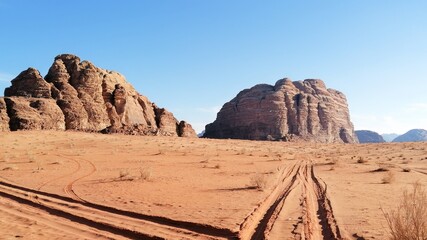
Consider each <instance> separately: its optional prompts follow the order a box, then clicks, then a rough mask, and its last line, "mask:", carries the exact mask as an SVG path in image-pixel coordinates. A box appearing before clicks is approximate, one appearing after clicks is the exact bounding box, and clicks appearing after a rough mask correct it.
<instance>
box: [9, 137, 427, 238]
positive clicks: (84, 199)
mask: <svg viewBox="0 0 427 240" xmlns="http://www.w3.org/2000/svg"><path fill="white" fill-rule="evenodd" d="M0 146H1V148H0V215H1V218H0V233H1V236H0V238H1V239H15V238H24V239H387V237H388V235H387V234H388V230H387V223H386V220H385V218H384V213H383V211H388V210H390V209H393V208H395V207H396V205H397V203H398V201H399V199H400V196H401V192H402V191H403V190H404V189H409V188H410V186H411V184H412V183H413V182H415V181H419V182H420V183H421V184H424V185H427V143H384V144H316V143H287V142H267V141H247V140H213V139H195V138H175V137H143V136H125V135H102V134H97V133H81V132H71V131H66V132H60V131H18V132H2V133H1V135H0ZM390 176H391V179H386V178H385V177H390ZM388 180H390V182H388ZM384 182H387V183H384Z"/></svg>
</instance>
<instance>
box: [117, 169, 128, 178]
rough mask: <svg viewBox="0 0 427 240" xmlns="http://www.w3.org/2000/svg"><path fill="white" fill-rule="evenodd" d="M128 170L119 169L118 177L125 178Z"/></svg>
mask: <svg viewBox="0 0 427 240" xmlns="http://www.w3.org/2000/svg"><path fill="white" fill-rule="evenodd" d="M129 174H130V173H129V170H128V169H123V170H120V172H119V178H120V179H123V178H125V177H127V176H129Z"/></svg>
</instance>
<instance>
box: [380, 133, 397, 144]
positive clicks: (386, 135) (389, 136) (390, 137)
mask: <svg viewBox="0 0 427 240" xmlns="http://www.w3.org/2000/svg"><path fill="white" fill-rule="evenodd" d="M381 136H382V137H383V138H384V140H385V141H386V142H393V140H394V139H395V138H397V137H398V136H399V134H397V133H384V134H381Z"/></svg>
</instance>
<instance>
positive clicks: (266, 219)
mask: <svg viewBox="0 0 427 240" xmlns="http://www.w3.org/2000/svg"><path fill="white" fill-rule="evenodd" d="M299 170H300V167H299V166H297V165H296V164H294V165H292V166H288V167H287V168H284V170H283V171H282V172H281V174H280V176H281V177H280V178H279V183H278V185H277V186H276V188H275V189H274V190H273V192H272V193H271V194H270V195H269V196H268V197H267V198H266V199H265V200H264V201H262V202H261V203H260V204H259V205H258V207H257V208H255V209H254V210H253V211H252V212H251V213H250V214H249V215H248V217H246V218H245V220H244V221H243V223H242V224H240V231H239V239H264V238H265V234H266V231H268V230H269V229H271V228H272V227H273V225H274V221H275V220H276V219H277V215H278V214H279V212H280V210H281V209H282V207H283V205H284V201H285V199H286V197H287V196H288V195H289V193H290V192H291V191H292V190H293V189H294V185H295V184H294V183H295V181H296V178H297V173H298V171H299Z"/></svg>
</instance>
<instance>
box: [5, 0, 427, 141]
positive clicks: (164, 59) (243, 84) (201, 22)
mask: <svg viewBox="0 0 427 240" xmlns="http://www.w3.org/2000/svg"><path fill="white" fill-rule="evenodd" d="M426 12H427V1H424V0H420V1H412V0H405V1H393V0H375V1H372V0H357V1H342V0H335V1H328V0H322V1H319V0H313V1H304V0H301V1H296V0H292V1H291V0H289V1H285V0H281V1H259V0H257V1H250V0H244V1H243V0H242V1H240V0H213V1H201V0H173V1H172V0H171V1H166V0H152V1H143V0H135V1H110V0H103V1H88V0H85V1H83V0H74V1H56V0H37V1H34V0H0V31H1V35H0V89H1V91H2V89H4V88H5V87H7V86H9V85H10V82H9V81H10V80H12V79H13V78H14V77H15V76H16V75H18V74H19V73H20V72H21V71H23V70H25V69H27V68H28V67H30V66H32V67H35V68H37V69H39V70H40V72H41V73H42V74H43V75H45V74H46V73H47V71H48V69H49V67H50V65H51V64H52V62H53V58H54V57H55V56H56V55H58V54H60V53H72V54H76V55H78V56H79V57H80V58H81V59H84V60H89V61H91V62H93V63H94V64H95V65H96V66H98V67H101V68H106V69H110V70H115V71H118V72H120V73H122V74H124V75H125V76H126V78H127V80H128V81H129V82H131V83H132V84H133V85H134V86H135V88H136V89H137V90H138V91H139V92H140V93H141V94H143V95H145V96H147V97H148V98H149V99H150V100H151V101H152V102H155V103H156V104H157V105H159V106H161V107H165V108H167V109H168V110H170V111H171V112H173V113H174V114H175V116H176V117H177V118H178V119H180V120H186V121H188V122H190V123H191V124H192V125H193V127H194V128H195V129H196V130H197V132H200V131H202V130H203V129H204V125H205V124H207V123H210V122H212V121H214V120H215V117H216V112H217V111H218V110H219V109H220V107H221V106H222V105H223V104H224V103H225V102H227V101H229V100H230V99H232V98H233V97H234V96H235V95H236V94H237V93H238V92H239V91H240V90H243V89H245V88H249V87H251V86H253V85H255V84H258V83H269V84H274V83H275V82H276V81H277V80H278V79H281V78H283V77H289V78H291V79H293V80H303V79H307V78H320V79H322V80H324V81H325V83H326V85H327V86H328V87H329V88H334V89H337V90H340V91H342V92H343V93H344V94H345V95H346V96H347V100H348V103H349V108H350V113H351V119H352V121H353V123H354V125H355V129H357V130H359V129H368V130H373V131H377V132H379V133H392V132H396V133H404V132H406V131H408V130H409V129H412V128H424V129H427V94H426V87H427V14H426ZM0 95H1V93H0Z"/></svg>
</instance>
